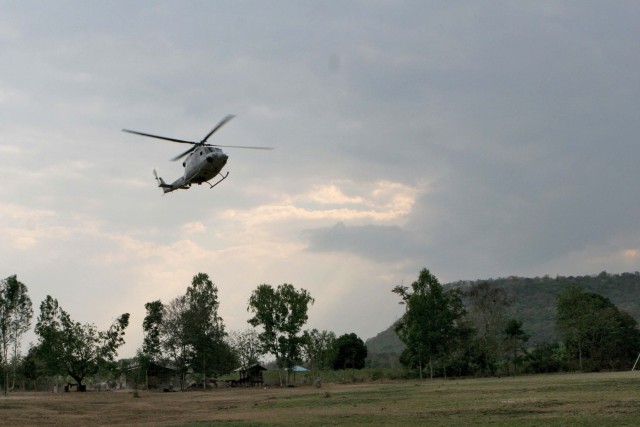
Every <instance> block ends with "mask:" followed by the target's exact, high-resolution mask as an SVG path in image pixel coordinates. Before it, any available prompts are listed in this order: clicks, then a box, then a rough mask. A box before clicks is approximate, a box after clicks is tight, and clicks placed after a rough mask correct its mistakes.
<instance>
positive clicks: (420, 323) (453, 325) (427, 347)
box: [392, 268, 471, 378]
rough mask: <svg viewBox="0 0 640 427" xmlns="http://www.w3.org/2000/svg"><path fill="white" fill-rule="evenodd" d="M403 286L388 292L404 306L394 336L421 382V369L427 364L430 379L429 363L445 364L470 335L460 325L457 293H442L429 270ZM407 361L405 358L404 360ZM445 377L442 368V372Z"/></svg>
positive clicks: (466, 326) (441, 288)
mask: <svg viewBox="0 0 640 427" xmlns="http://www.w3.org/2000/svg"><path fill="white" fill-rule="evenodd" d="M411 290H412V291H409V288H408V287H406V286H402V285H399V286H396V287H395V288H393V290H392V292H394V293H396V294H398V295H399V296H400V297H401V298H402V301H401V304H405V305H406V311H405V314H404V315H403V316H402V319H400V321H399V322H398V323H397V325H396V332H397V333H398V336H399V337H400V339H401V340H402V341H403V342H404V343H405V344H406V345H407V348H408V351H409V353H410V355H411V357H412V358H415V361H416V364H417V366H419V370H420V378H422V368H423V366H424V365H425V362H428V363H429V367H430V376H431V377H433V365H432V362H433V360H434V359H436V358H441V359H442V361H443V362H446V358H447V356H449V355H450V354H451V352H453V351H454V350H455V349H456V347H457V346H458V345H459V343H460V342H461V340H462V339H463V338H465V337H467V336H468V335H469V333H470V331H471V329H470V327H469V325H468V324H466V323H465V322H464V316H465V310H464V306H463V304H462V299H461V294H460V291H459V290H456V289H451V290H449V291H445V290H444V289H443V287H442V285H440V283H439V282H438V279H437V278H436V277H435V276H434V275H432V274H431V272H430V271H429V270H427V269H426V268H425V269H422V271H420V275H419V276H418V280H417V281H415V282H413V283H412V284H411ZM404 360H405V361H406V360H407V357H406V356H405V357H404ZM444 375H445V376H446V365H445V369H444Z"/></svg>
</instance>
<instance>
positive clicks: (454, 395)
mask: <svg viewBox="0 0 640 427" xmlns="http://www.w3.org/2000/svg"><path fill="white" fill-rule="evenodd" d="M639 396H640V372H638V371H635V372H614V373H590V374H577V373H576V374H553V375H535V376H519V377H509V378H478V379H449V380H442V379H438V380H425V381H398V382H370V383H358V384H352V383H349V384H333V383H329V384H327V383H323V385H322V388H315V387H313V386H299V387H294V388H278V387H267V388H244V387H237V388H224V389H214V390H208V391H187V392H173V393H162V392H146V391H140V392H138V395H137V397H136V394H134V393H133V392H131V391H120V392H108V391H103V392H98V391H93V392H92V391H89V392H86V393H78V392H69V393H43V392H40V393H14V394H10V395H9V396H6V397H5V396H0V425H8V426H47V425H62V426H102V425H125V426H128V425H131V426H133V425H154V426H196V425H197V426H203V425H219V424H224V425H225V426H267V425H280V426H295V427H304V426H326V425H340V426H345V425H346V426H362V425H393V426H396V425H402V426H405V425H420V426H421V425H430V426H450V425H474V426H476V425H491V426H513V425H594V426H600V425H640V397H639Z"/></svg>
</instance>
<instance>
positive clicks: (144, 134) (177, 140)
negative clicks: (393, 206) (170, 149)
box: [122, 129, 197, 144]
mask: <svg viewBox="0 0 640 427" xmlns="http://www.w3.org/2000/svg"><path fill="white" fill-rule="evenodd" d="M122 131H123V132H129V133H135V134H136V135H142V136H148V137H150V138H158V139H164V140H166V141H173V142H179V143H180V144H197V142H194V141H185V140H183V139H175V138H167V137H166V136H159V135H151V134H150V133H142V132H138V131H135V130H129V129H122Z"/></svg>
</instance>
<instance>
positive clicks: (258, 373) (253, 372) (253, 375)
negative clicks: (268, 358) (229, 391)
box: [231, 363, 267, 386]
mask: <svg viewBox="0 0 640 427" xmlns="http://www.w3.org/2000/svg"><path fill="white" fill-rule="evenodd" d="M266 370H267V368H265V367H264V366H261V365H260V364H258V363H256V364H255V365H252V366H249V367H246V368H245V367H241V368H238V369H236V372H238V373H239V375H240V379H239V380H237V381H236V380H232V381H231V385H245V386H248V385H251V386H260V385H262V384H263V380H262V371H266Z"/></svg>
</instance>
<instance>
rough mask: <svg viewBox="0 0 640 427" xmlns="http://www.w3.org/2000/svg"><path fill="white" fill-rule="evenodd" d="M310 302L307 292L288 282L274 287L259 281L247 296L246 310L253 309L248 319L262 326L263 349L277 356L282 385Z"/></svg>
mask: <svg viewBox="0 0 640 427" xmlns="http://www.w3.org/2000/svg"><path fill="white" fill-rule="evenodd" d="M313 302H314V300H313V298H312V297H311V294H309V292H307V291H306V290H304V289H301V290H300V291H297V290H296V288H294V287H293V285H290V284H288V283H285V284H283V285H280V286H278V288H277V289H273V287H271V285H267V284H263V285H260V286H258V288H257V289H256V290H254V291H253V293H252V294H251V297H250V298H249V305H248V307H247V311H250V312H251V313H253V317H252V318H251V319H249V320H248V322H249V323H250V324H251V325H252V326H254V327H256V326H261V327H262V329H263V330H262V332H261V333H260V334H259V335H258V336H259V337H260V341H261V342H262V345H263V348H264V350H265V351H266V352H268V353H271V354H272V355H274V356H275V358H276V364H277V366H278V369H279V374H280V385H283V376H282V370H283V369H285V368H286V369H288V370H289V372H290V371H291V368H293V366H294V364H295V361H296V359H297V358H298V357H299V355H300V347H301V344H302V342H303V337H302V336H300V335H298V334H299V332H300V330H301V329H302V326H304V324H305V323H306V322H307V319H308V316H307V310H308V306H309V304H310V303H311V304H313ZM288 382H289V377H288V376H287V383H288Z"/></svg>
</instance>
